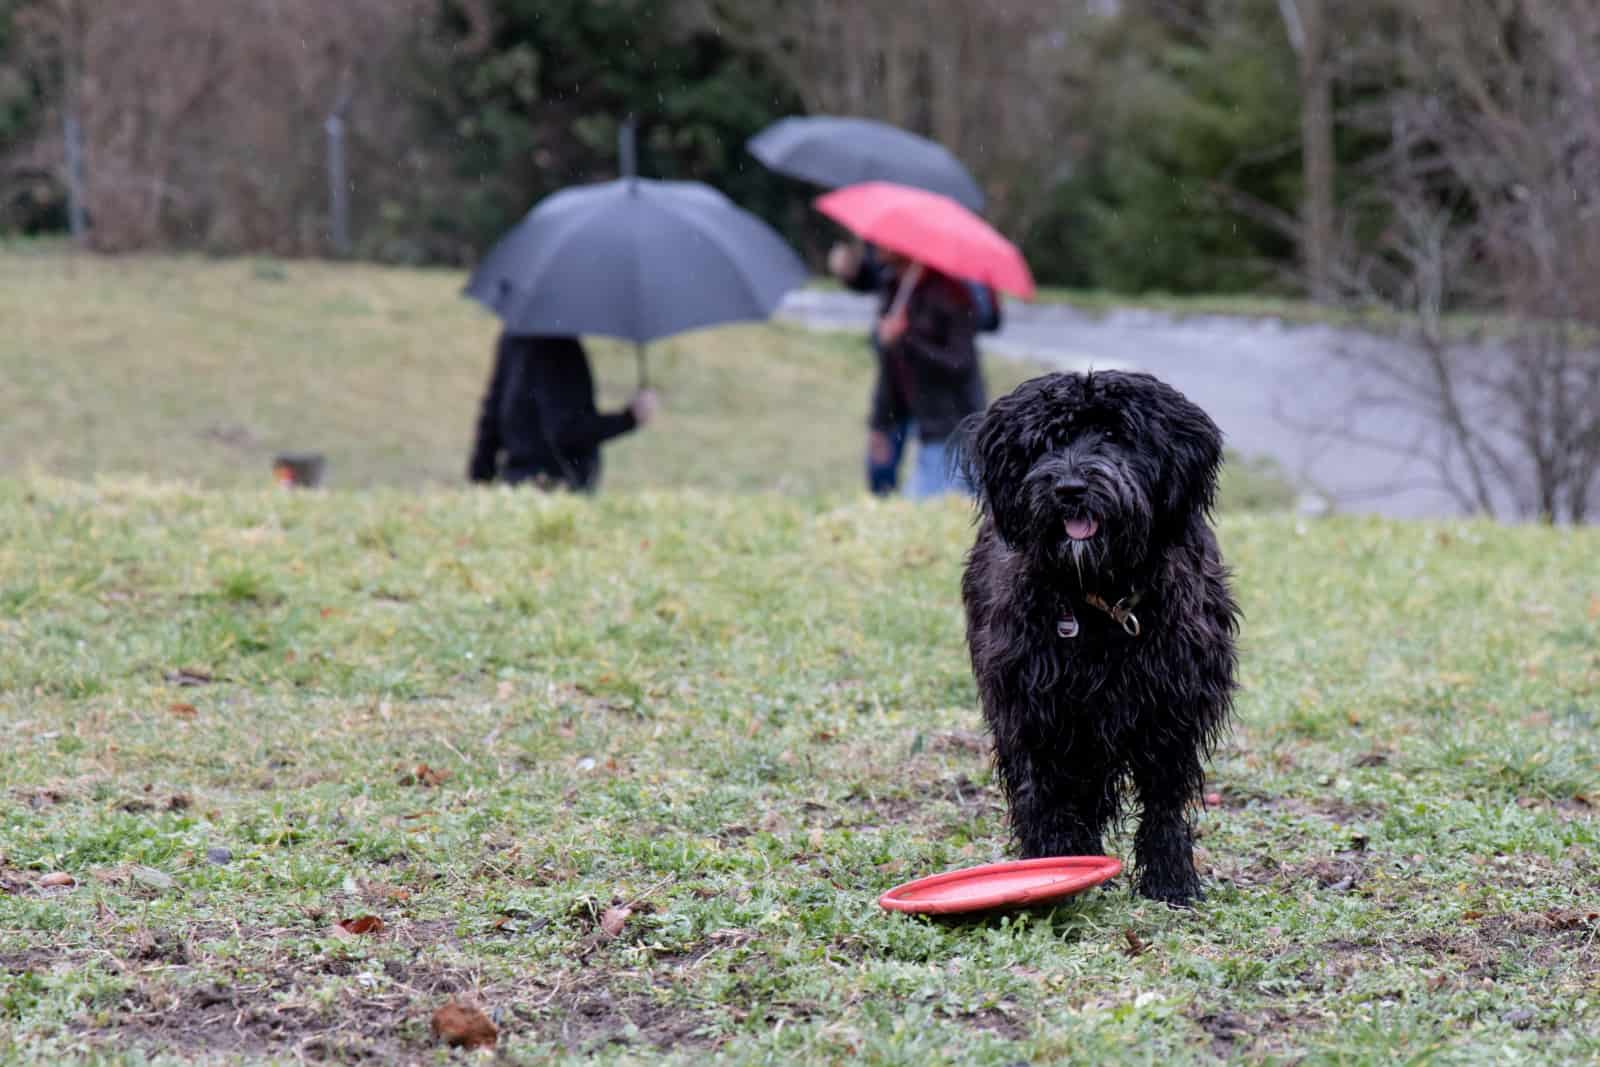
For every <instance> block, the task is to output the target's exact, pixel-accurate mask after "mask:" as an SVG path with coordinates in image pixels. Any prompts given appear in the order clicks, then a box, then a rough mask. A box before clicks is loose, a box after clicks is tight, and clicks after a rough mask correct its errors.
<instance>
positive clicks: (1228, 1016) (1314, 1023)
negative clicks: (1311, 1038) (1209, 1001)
mask: <svg viewBox="0 0 1600 1067" xmlns="http://www.w3.org/2000/svg"><path fill="white" fill-rule="evenodd" d="M1190 1018H1191V1019H1192V1020H1193V1021H1194V1024H1195V1025H1196V1026H1198V1027H1200V1029H1202V1030H1204V1031H1205V1032H1206V1034H1207V1035H1208V1036H1209V1037H1210V1038H1211V1053H1212V1055H1214V1056H1216V1057H1217V1058H1218V1059H1221V1060H1224V1061H1227V1062H1229V1063H1232V1062H1234V1061H1235V1060H1237V1059H1238V1057H1240V1056H1243V1055H1246V1054H1248V1053H1250V1052H1251V1051H1253V1050H1255V1049H1256V1046H1257V1045H1259V1044H1262V1043H1271V1039H1272V1038H1274V1037H1282V1036H1283V1035H1284V1034H1287V1033H1291V1032H1294V1031H1305V1030H1317V1029H1321V1028H1322V1020H1320V1019H1318V1018H1316V1017H1315V1016H1311V1015H1302V1014H1295V1013H1291V1012H1286V1011H1279V1010H1277V1009H1275V1008H1274V1009H1269V1010H1268V1011H1265V1012H1257V1013H1254V1014H1250V1015H1245V1014H1242V1013H1240V1012H1235V1011H1208V1012H1203V1013H1200V1014H1191V1015H1190Z"/></svg>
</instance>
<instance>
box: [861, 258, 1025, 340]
mask: <svg viewBox="0 0 1600 1067" xmlns="http://www.w3.org/2000/svg"><path fill="white" fill-rule="evenodd" d="M844 284H845V288H847V289H853V290H855V291H856V292H858V293H881V292H882V291H883V289H884V288H885V287H890V286H893V285H894V274H893V272H891V271H890V270H889V268H888V266H887V265H886V264H885V263H884V262H883V261H882V260H881V259H879V258H878V250H877V248H875V247H874V246H872V245H870V244H869V245H866V246H864V247H863V249H862V253H861V264H860V266H858V267H856V272H855V274H854V275H853V276H851V277H849V278H846V279H845V280H844ZM962 284H963V285H965V286H966V287H967V291H968V292H970V293H971V294H972V302H973V304H974V305H975V306H976V307H977V322H978V332H979V333H995V332H997V331H998V330H999V329H1000V327H1001V325H1003V323H1004V315H1003V313H1002V312H1001V309H1000V294H999V293H997V292H995V291H994V289H992V288H991V287H989V286H987V285H980V284H979V283H977V282H963V283H962ZM873 343H874V345H876V343H877V338H876V336H874V338H873Z"/></svg>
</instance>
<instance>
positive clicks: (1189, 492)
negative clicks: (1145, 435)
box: [1160, 387, 1222, 521]
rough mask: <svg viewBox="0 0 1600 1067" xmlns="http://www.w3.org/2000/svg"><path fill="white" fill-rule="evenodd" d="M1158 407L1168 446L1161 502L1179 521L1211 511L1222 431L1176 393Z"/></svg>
mask: <svg viewBox="0 0 1600 1067" xmlns="http://www.w3.org/2000/svg"><path fill="white" fill-rule="evenodd" d="M1168 391H1169V392H1170V393H1171V395H1170V396H1168V397H1167V398H1165V400H1164V402H1163V403H1162V405H1161V407H1160V416H1161V417H1160V421H1161V423H1162V426H1163V431H1164V436H1165V438H1166V442H1167V449H1168V452H1167V460H1168V467H1167V470H1166V479H1165V481H1166V484H1165V486H1164V487H1163V492H1162V502H1163V503H1164V504H1165V505H1166V512H1167V514H1168V515H1169V516H1171V517H1172V518H1174V519H1177V520H1179V521H1182V520H1184V519H1186V518H1187V517H1188V516H1189V515H1193V514H1202V515H1203V514H1205V513H1206V512H1209V511H1210V510H1211V506H1212V504H1213V503H1214V502H1215V500H1216V495H1217V472H1218V471H1219V470H1220V468H1221V467H1222V430H1221V428H1220V427H1218V426H1217V424H1216V423H1215V422H1213V421H1212V419H1211V416H1210V415H1207V414H1206V413H1205V412H1204V411H1203V410H1202V409H1201V408H1200V406H1199V405H1198V404H1196V403H1194V402H1193V401H1191V400H1189V399H1188V398H1187V397H1185V396H1184V395H1183V394H1182V393H1180V392H1178V391H1177V390H1176V389H1171V387H1168Z"/></svg>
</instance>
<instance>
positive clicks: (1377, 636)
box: [0, 480, 1600, 1064]
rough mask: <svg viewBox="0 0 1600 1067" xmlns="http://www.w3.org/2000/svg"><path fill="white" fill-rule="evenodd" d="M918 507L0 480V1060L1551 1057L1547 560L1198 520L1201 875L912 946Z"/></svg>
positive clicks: (926, 760)
mask: <svg viewBox="0 0 1600 1067" xmlns="http://www.w3.org/2000/svg"><path fill="white" fill-rule="evenodd" d="M968 521H969V520H968V517H967V515H966V513H965V511H964V509H962V508H961V507H959V506H957V505H951V506H950V507H947V508H946V507H928V508H922V509H916V508H912V507H909V506H907V505H904V504H892V505H878V504H870V503H865V502H863V503H858V504H851V505H846V506H837V505H831V504H816V503H806V502H803V501H799V500H793V499H784V498H780V497H775V496H761V497H745V498H732V497H726V496H716V495H706V494H700V493H692V492H691V493H674V494H659V495H656V494H645V495H626V496H622V495H618V496H613V497H610V498H605V499H602V500H600V501H597V502H585V501H576V500H572V499H565V498H547V497H541V496H536V495H533V494H516V493H511V492H504V491H501V492H492V493H482V492H480V493H472V492H465V491H462V492H436V493H430V494H420V495H419V494H410V493H399V492H362V493H334V494H285V493H279V492H273V491H258V492H196V491H190V490H184V489H178V488H173V487H169V486H159V485H153V484H147V483H141V482H138V481H129V482H125V483H119V484H109V483H106V484H101V485H99V486H98V487H94V486H86V485H81V484H72V483H65V482H56V481H50V480H28V481H10V482H3V483H0V721H3V724H4V726H3V728H4V732H5V735H6V737H7V738H8V741H9V744H8V745H7V746H6V747H5V750H4V752H3V753H0V790H3V791H0V805H3V807H0V813H3V814H0V853H3V857H4V858H3V860H0V885H3V886H4V892H3V893H0V966H3V973H4V979H3V981H4V986H3V987H0V1019H3V1020H4V1024H3V1025H0V1059H3V1060H5V1061H6V1062H31V1063H56V1062H62V1061H63V1060H66V1059H69V1058H73V1057H79V1056H82V1057H88V1058H92V1059H94V1060H95V1061H96V1062H101V1063H143V1062H147V1060H146V1059H145V1057H149V1062H178V1061H180V1060H203V1059H210V1060H212V1061H215V1062H261V1061H265V1060H267V1059H269V1058H276V1059H278V1060H281V1061H285V1062H291V1061H295V1060H296V1059H306V1060H316V1061H322V1060H328V1061H340V1060H359V1059H362V1058H363V1057H367V1058H371V1059H373V1060H375V1061H378V1062H432V1061H433V1060H434V1059H436V1058H440V1057H446V1056H447V1055H449V1054H447V1053H445V1052H443V1051H441V1050H438V1048H437V1046H436V1045H435V1044H434V1042H433V1039H432V1038H431V1036H430V1034H429V1029H428V1020H429V1017H430V1015H431V1013H432V1012H433V1011H434V1010H435V1009H437V1008H438V1007H439V1006H440V1005H442V1004H444V1003H446V1002H447V1001H449V1000H450V999H452V998H455V997H461V998H465V999H470V1000H472V1001H473V1002H474V1003H476V1004H478V1005H481V1006H482V1007H483V1009H484V1010H486V1011H487V1012H488V1013H489V1014H490V1015H491V1016H492V1017H493V1019H494V1020H495V1021H496V1023H497V1024H498V1026H499V1028H500V1038H499V1047H500V1050H501V1053H502V1055H503V1056H504V1058H505V1061H506V1062H515V1063H543V1062H552V1061H559V1060H562V1059H567V1058H570V1059H573V1060H576V1059H579V1058H583V1057H589V1056H592V1057H595V1058H598V1059H601V1060H605V1061H612V1062H638V1061H643V1060H653V1059H655V1058H657V1057H666V1056H671V1057H676V1058H677V1059H678V1060H680V1061H683V1062H690V1061H700V1060H704V1059H706V1058H707V1057H708V1056H710V1055H712V1054H713V1053H715V1054H717V1055H719V1056H721V1057H723V1058H725V1059H727V1060H728V1061H730V1062H773V1063H778V1062H796V1061H801V1060H810V1061H815V1062H847V1061H848V1062H877V1063H905V1064H922V1063H936V1062H970V1063H996V1064H999V1063H1015V1062H1044V1061H1048V1060H1062V1061H1071V1062H1080V1063H1113V1062H1115V1063H1150V1062H1162V1061H1165V1062H1198V1061H1203V1060H1206V1059H1208V1058H1211V1057H1223V1058H1238V1059H1244V1060H1248V1061H1252V1062H1290V1061H1294V1062H1309V1063H1391V1062H1409V1063H1485V1062H1495V1063H1513V1062H1551V1063H1553V1062H1574V1061H1576V1060H1581V1059H1593V1058H1594V1057H1595V1056H1596V1055H1600V1031H1597V1029H1596V1024H1597V1007H1600V986H1597V974H1600V965H1597V960H1596V957H1595V951H1594V945H1593V939H1594V934H1595V931H1596V925H1595V924H1596V921H1597V914H1600V888H1597V878H1600V858H1597V855H1600V854H1597V853H1596V851H1595V846H1596V843H1597V842H1596V837H1597V832H1596V831H1597V823H1596V813H1595V809H1594V804H1595V803H1596V801H1595V800H1593V799H1592V798H1593V797H1595V796H1596V792H1595V790H1596V788H1597V785H1600V782H1597V771H1596V755H1597V751H1600V749H1597V745H1596V741H1595V725H1596V721H1595V720H1596V696H1597V693H1600V653H1597V648H1600V579H1597V578H1596V576H1595V574H1596V572H1595V570H1594V568H1593V565H1592V564H1593V559H1594V558H1595V555H1596V553H1597V552H1600V538H1597V536H1596V535H1595V534H1593V533H1590V532H1582V533H1573V532H1566V531H1555V530H1548V529H1541V528H1522V529H1515V530H1504V529H1499V528H1496V527H1493V526H1489V525H1469V524H1450V525H1424V524H1413V525H1404V524H1389V523H1380V522H1375V521H1357V520H1345V519H1340V520H1329V521H1325V522H1320V523H1315V524H1311V525H1302V524H1300V523H1298V522H1297V521H1296V520H1293V519H1290V518H1256V517H1250V516H1238V517H1234V518H1230V519H1228V520H1226V521H1225V522H1224V524H1223V527H1222V535H1223V540H1224V544H1225V550H1226V551H1227V553H1228V555H1229V556H1230V558H1231V560H1232V562H1233V565H1234V566H1235V568H1236V570H1237V573H1238V577H1239V589H1240V592H1241V595H1242V600H1243V603H1244V607H1245V612H1246V618H1247V623H1246V629H1245V647H1246V656H1245V662H1244V671H1243V681H1244V690H1243V693H1242V695H1241V699H1240V703H1239V712H1240V723H1239V728H1238V730H1237V731H1236V732H1235V734H1234V736H1233V738H1232V740H1231V741H1230V742H1229V743H1228V744H1227V745H1226V746H1225V747H1224V749H1223V750H1222V752H1221V753H1220V754H1219V756H1218V758H1217V760H1216V763H1215V768H1214V773H1213V778H1212V788H1214V789H1215V790H1216V791H1218V792H1219V793H1220V794H1221V797H1222V803H1221V806H1220V808H1218V809H1216V810H1212V811H1209V812H1207V813H1206V814H1205V815H1204V816H1203V817H1202V820H1201V823H1200V825H1201V828H1202V831H1203V838H1202V841H1201V845H1202V847H1203V850H1204V852H1203V859H1202V868H1203V870H1204V871H1205V873H1206V877H1207V880H1208V883H1209V886H1210V898H1209V900H1208V901H1207V902H1206V903H1205V904H1204V905H1203V906H1202V907H1200V908H1199V909H1198V910H1195V911H1193V912H1177V911H1169V910H1167V909H1165V908H1163V907H1157V906H1152V905H1150V904H1147V903H1145V902H1142V901H1140V900H1138V899H1135V898H1132V897H1130V896H1129V894H1128V891H1127V886H1126V884H1125V882H1123V883H1116V884H1113V885H1112V886H1111V887H1110V888H1108V889H1103V890H1096V891H1092V892H1090V893H1088V894H1086V895H1084V896H1083V897H1081V898H1078V899H1076V900H1075V901H1074V902H1071V903H1067V904H1064V905H1061V906H1058V907H1055V908H1049V909H1040V910H1035V911H1031V912H1025V913H1020V914H1013V915H1006V916H997V917H991V918H984V919H980V920H976V921H971V922H930V921H926V920H921V919H915V918H909V917H905V916H896V915H889V914H886V913H884V912H882V911H880V910H879V909H878V907H877V906H876V904H875V903H874V900H875V897H876V896H877V894H878V893H880V892H881V891H883V890H884V889H886V888H888V887H889V886H890V885H893V884H895V883H896V882H899V881H902V880H904V879H906V878H909V877H912V876H915V875H919V874H924V873H929V872H933V871H936V870H939V869H942V868H946V867H950V866H954V865H958V864H967V863H973V862H980V861H985V860H990V859H994V858H998V857H1000V856H1001V855H1002V854H1003V841H1004V826H1003V821H1002V810H1001V807H1000V802H999V799H998V796H997V794H996V791H995V788H994V784H993V780H992V777H991V774H990V771H989V768H988V764H987V760H986V757H985V754H984V742H983V741H982V739H981V737H980V735H979V733H978V730H979V720H978V717H977V714H976V711H975V709H974V695H973V690H972V685H971V682H970V678H969V674H968V670H967V667H966V665H965V663H964V659H963V650H962V646H961V638H960V623H959V613H958V608H957V603H956V598H955V583H956V577H957V569H958V566H959V560H960V554H961V551H962V547H963V545H964V543H965V541H966V540H967V538H968V536H969V525H968ZM1127 846H1128V842H1127V840H1126V838H1119V839H1117V840H1115V841H1114V844H1113V846H1112V848H1113V851H1115V852H1117V853H1118V854H1124V855H1125V854H1126V851H1127ZM217 850H222V851H217ZM52 874H58V875H66V876H70V878H71V879H72V880H73V882H74V883H75V884H72V885H56V886H52V885H49V884H48V883H49V882H52V881H57V882H59V881H61V880H62V879H61V878H59V877H57V878H54V879H52V878H50V877H49V876H50V875H52ZM618 902H620V903H621V904H622V905H625V906H628V907H629V908H630V912H629V914H627V915H626V917H625V918H623V919H621V920H619V919H618V916H619V915H621V913H620V912H611V918H610V920H609V925H610V927H611V932H610V933H608V931H607V930H606V929H605V928H604V926H603V925H602V920H603V919H605V917H606V914H607V911H608V909H610V908H612V907H613V906H615V905H616V904H617V903H618ZM369 914H370V915H375V916H378V917H379V918H380V919H381V920H382V922H383V928H382V930H381V931H378V932H373V933H366V934H360V935H356V936H349V935H347V934H343V933H342V932H341V931H339V930H336V929H335V925H336V924H337V923H339V922H341V921H347V920H351V919H355V918H359V917H361V916H365V915H369ZM619 923H620V925H619ZM612 933H614V934H615V936H612ZM163 1056H164V1057H166V1058H165V1059H162V1057H163Z"/></svg>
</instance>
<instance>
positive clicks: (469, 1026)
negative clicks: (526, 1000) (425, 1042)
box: [430, 1000, 500, 1048]
mask: <svg viewBox="0 0 1600 1067" xmlns="http://www.w3.org/2000/svg"><path fill="white" fill-rule="evenodd" d="M430 1026H431V1027H432V1029H433V1036H434V1037H436V1038H438V1039H439V1040H440V1041H443V1042H444V1043H445V1044H446V1045H449V1046H450V1047H451V1048H493V1047H494V1045H495V1042H496V1041H497V1040H499V1037H500V1031H499V1030H497V1029H495V1025H494V1023H492V1022H490V1021H489V1017H488V1016H487V1015H485V1014H484V1013H483V1012H481V1011H479V1010H478V1009H477V1008H474V1007H471V1006H470V1005H467V1004H461V1003H458V1002H456V1001H454V1000H452V1001H451V1002H450V1003H448V1004H446V1005H445V1006H444V1007H442V1008H440V1009H439V1010H438V1011H436V1012H434V1013H433V1021H432V1022H431V1023H430Z"/></svg>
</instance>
